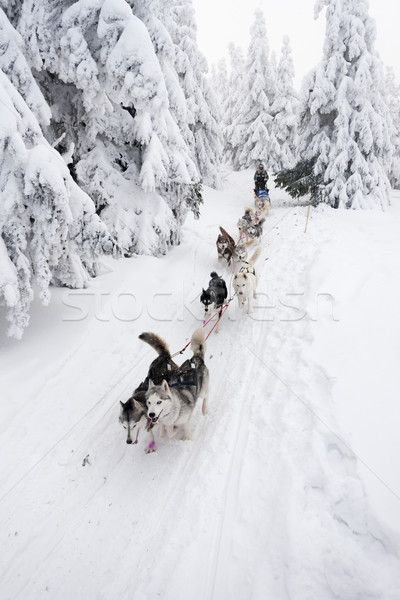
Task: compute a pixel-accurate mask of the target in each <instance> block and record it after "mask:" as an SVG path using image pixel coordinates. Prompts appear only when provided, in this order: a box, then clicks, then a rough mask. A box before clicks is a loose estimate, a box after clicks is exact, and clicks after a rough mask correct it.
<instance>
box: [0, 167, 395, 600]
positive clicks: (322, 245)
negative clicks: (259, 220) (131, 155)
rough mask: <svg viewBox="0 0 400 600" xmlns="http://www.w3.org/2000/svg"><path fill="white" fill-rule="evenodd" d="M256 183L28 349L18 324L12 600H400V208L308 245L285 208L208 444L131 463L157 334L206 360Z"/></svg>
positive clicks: (7, 505) (97, 284)
mask: <svg viewBox="0 0 400 600" xmlns="http://www.w3.org/2000/svg"><path fill="white" fill-rule="evenodd" d="M251 184H252V173H251V172H242V173H235V174H229V177H228V180H227V181H226V182H225V190H224V191H215V190H211V189H206V190H205V194H204V195H205V207H204V210H203V213H204V214H203V216H202V218H201V219H200V221H194V220H193V218H192V217H190V219H188V220H187V222H186V225H185V226H184V227H183V241H182V244H181V245H180V246H178V247H175V248H173V249H172V251H171V252H169V254H168V255H166V256H164V257H161V258H155V257H150V256H140V257H137V258H131V259H122V260H120V261H119V262H116V261H113V260H112V259H111V258H107V259H106V262H105V263H104V265H103V271H104V274H103V275H101V276H99V277H98V278H96V279H94V280H92V281H91V283H90V286H89V288H88V289H87V290H65V289H64V290H63V289H55V290H53V292H52V300H51V303H50V306H49V307H48V308H43V307H42V306H41V305H40V304H39V303H38V301H37V300H36V301H35V302H34V304H33V309H32V312H31V324H30V326H29V328H28V329H27V330H26V333H25V335H24V338H23V340H22V341H20V342H16V341H15V340H10V339H7V338H6V336H5V319H4V318H0V325H1V327H2V328H3V329H2V330H1V342H0V343H1V346H0V361H1V368H0V389H1V391H2V394H1V395H2V402H1V405H0V411H1V413H0V417H1V418H0V422H1V431H0V439H1V447H2V455H3V460H2V463H1V472H0V481H1V491H0V502H1V547H0V597H1V598H2V599H4V600H6V599H7V600H16V599H18V600H39V599H40V600H42V599H43V598H51V599H52V600H71V598H74V599H75V600H81V599H82V600H84V599H85V600H99V599H103V600H114V599H116V598H118V599H120V600H128V599H129V600H132V599H134V600H145V599H146V600H155V599H156V598H162V599H163V600H172V599H173V600H187V599H190V600H211V599H213V600H228V599H229V600H247V599H253V600H265V599H268V600H289V599H290V600H311V599H312V600H331V599H332V600H333V599H340V600H356V599H359V600H366V599H367V598H368V599H376V600H398V599H399V590H400V561H399V556H398V552H399V548H400V536H399V533H400V502H399V500H398V499H396V498H395V497H394V495H393V494H391V493H390V492H389V490H388V489H387V488H385V487H384V485H383V483H381V482H380V481H378V480H377V479H376V478H375V477H374V476H373V475H372V474H371V470H373V471H375V472H376V473H377V474H378V475H379V476H380V477H381V478H382V479H383V480H384V482H385V483H386V484H387V485H388V486H389V487H391V488H392V489H393V490H394V492H396V493H397V494H398V493H399V491H400V479H399V476H398V468H396V467H395V466H394V465H395V462H396V460H395V459H396V457H397V456H398V455H399V451H400V447H399V442H398V434H397V432H396V431H394V427H395V424H396V423H397V422H398V397H399V390H400V385H399V384H400V382H399V376H398V359H399V346H398V339H399V326H398V324H396V323H394V322H393V317H394V315H396V314H397V310H398V306H399V288H398V284H397V282H396V281H394V280H393V279H394V278H393V273H398V272H399V267H400V264H399V263H400V248H399V246H400V240H399V236H398V230H399V225H400V198H399V197H394V198H393V205H392V207H391V208H390V209H389V210H388V211H387V212H385V213H382V212H375V211H368V212H366V211H365V212H360V211H357V212H355V211H351V212H350V211H334V210H333V209H331V208H329V207H327V206H320V207H319V208H318V209H312V215H311V219H310V221H309V224H308V231H307V233H306V234H305V233H304V226H305V220H306V211H307V208H306V206H295V205H294V202H293V200H289V199H288V198H287V197H286V196H285V194H284V193H283V192H281V191H277V190H273V191H272V194H271V195H272V201H273V207H272V210H271V213H270V215H269V216H268V218H267V222H266V224H265V226H264V237H263V242H262V244H263V254H262V256H261V258H260V260H259V263H258V272H259V277H260V283H259V289H258V292H259V296H258V300H257V302H256V308H255V312H254V314H253V315H252V316H251V317H249V316H247V315H246V314H244V313H243V314H241V313H240V312H239V311H238V309H237V306H236V303H235V301H234V302H232V303H231V306H230V308H229V310H228V311H227V313H226V315H225V316H224V318H223V322H222V325H221V331H220V333H218V334H214V333H213V334H212V335H211V337H210V338H209V340H208V342H207V344H208V346H207V352H206V363H207V365H208V366H209V369H210V376H211V388H210V411H209V414H208V415H207V416H206V417H203V416H202V415H201V410H200V408H199V407H197V408H196V411H195V418H194V426H193V440H192V441H185V442H183V441H179V440H159V441H158V442H157V452H156V453H154V454H151V455H146V454H145V453H144V451H143V450H144V437H141V438H140V440H139V444H138V445H137V446H129V445H127V444H126V443H125V435H124V430H123V429H122V427H121V425H120V424H119V423H118V412H119V401H120V400H126V399H127V398H128V396H129V394H130V393H131V391H132V390H133V388H134V387H136V386H137V385H138V384H139V382H140V381H142V380H143V378H144V377H145V375H146V374H147V368H148V365H149V364H150V362H151V361H152V360H153V358H154V357H155V353H154V351H152V350H149V349H148V347H147V346H145V345H144V344H143V343H142V342H141V341H140V340H138V335H139V334H140V333H141V332H142V331H155V332H156V333H158V334H160V335H161V336H162V337H163V338H164V339H165V340H166V341H167V342H168V344H169V345H170V348H171V351H172V352H175V351H177V350H179V349H180V348H182V347H183V346H184V345H185V343H186V342H187V341H188V339H189V338H190V336H191V334H192V332H193V330H194V329H195V328H196V327H197V326H198V325H199V322H201V318H202V314H203V313H202V310H201V309H200V303H199V301H198V298H199V294H200V292H201V288H202V287H203V286H204V287H205V286H206V284H207V283H208V280H209V274H210V271H211V270H213V269H217V270H218V272H219V273H220V274H221V269H218V264H217V260H216V248H215V240H216V237H217V230H218V225H220V224H221V225H223V226H225V227H226V229H227V230H228V232H230V233H231V234H233V235H236V227H235V226H236V222H237V219H238V217H239V216H241V214H242V212H243V207H244V206H245V205H247V204H249V203H250V202H251V196H252V195H251ZM224 274H225V277H226V279H227V282H229V280H230V277H229V274H228V273H227V271H226V270H224ZM1 310H3V309H1ZM0 317H3V315H2V314H1V315H0ZM188 354H189V353H188V352H187V353H186V354H185V355H184V356H183V357H182V358H181V359H180V360H181V361H183V360H184V359H185V358H187V356H188ZM178 358H179V357H178ZM335 432H336V433H337V434H338V435H339V437H338V436H337V435H336V433H335ZM350 448H352V450H354V452H356V453H357V454H358V455H359V456H360V457H361V459H362V460H363V461H365V463H366V464H367V465H368V467H369V468H370V469H371V470H367V468H366V467H365V466H363V465H362V464H360V462H359V461H358V460H357V459H356V458H355V455H354V453H353V452H352V450H351V449H350ZM365 485H366V486H367V487H365ZM366 490H367V491H368V493H367V491H366ZM371 503H372V504H371ZM372 506H373V507H372ZM385 521H386V523H385ZM389 526H390V527H389ZM396 530H397V531H396Z"/></svg>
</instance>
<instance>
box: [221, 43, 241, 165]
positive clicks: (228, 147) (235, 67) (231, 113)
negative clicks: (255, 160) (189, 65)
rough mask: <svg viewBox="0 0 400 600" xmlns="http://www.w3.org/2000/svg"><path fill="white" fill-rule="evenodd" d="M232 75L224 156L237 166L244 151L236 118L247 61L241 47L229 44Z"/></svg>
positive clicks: (226, 106) (225, 120)
mask: <svg viewBox="0 0 400 600" xmlns="http://www.w3.org/2000/svg"><path fill="white" fill-rule="evenodd" d="M229 57H230V75H229V80H228V87H227V90H228V93H227V100H226V104H225V105H224V112H225V117H224V130H223V133H224V156H225V159H226V160H227V161H228V162H231V163H232V165H234V166H236V165H237V164H238V155H239V153H240V152H241V150H242V147H241V144H242V143H243V140H244V135H243V134H242V131H241V126H240V124H238V123H237V122H236V116H237V114H238V112H239V109H240V107H241V103H242V93H243V76H244V68H245V60H244V56H243V51H242V49H241V47H240V46H235V44H233V43H231V44H229Z"/></svg>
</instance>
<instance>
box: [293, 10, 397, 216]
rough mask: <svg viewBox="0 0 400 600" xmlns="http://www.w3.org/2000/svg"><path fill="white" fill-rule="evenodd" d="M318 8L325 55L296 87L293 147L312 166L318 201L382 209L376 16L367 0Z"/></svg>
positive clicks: (384, 150) (383, 127) (383, 148)
mask: <svg viewBox="0 0 400 600" xmlns="http://www.w3.org/2000/svg"><path fill="white" fill-rule="evenodd" d="M324 7H326V38H325V44H324V55H323V60H322V62H321V63H320V64H319V65H318V66H317V67H316V69H315V70H314V71H313V73H312V74H311V75H310V77H309V78H308V79H307V81H306V84H305V87H304V90H303V102H302V110H301V127H302V131H301V145H300V154H301V156H302V159H303V160H304V161H308V162H309V164H312V165H313V175H314V177H315V178H316V179H318V180H319V181H320V187H319V190H320V193H321V197H322V199H323V200H324V201H325V202H327V203H329V204H331V205H332V206H333V207H335V208H337V207H345V208H360V207H362V208H367V207H373V206H380V207H383V208H384V207H385V206H387V204H388V202H389V193H390V186H389V181H388V178H387V175H386V172H388V170H389V165H390V163H391V141H390V135H391V125H390V123H391V120H390V115H389V111H388V108H387V105H386V103H385V99H384V78H383V68H382V64H381V61H380V59H379V57H378V56H377V54H376V52H375V50H374V43H375V36H376V32H375V23H374V21H373V20H372V19H371V17H370V16H369V15H368V2H367V0H319V1H318V2H317V4H316V16H318V15H319V14H320V12H321V10H322V9H323V8H324Z"/></svg>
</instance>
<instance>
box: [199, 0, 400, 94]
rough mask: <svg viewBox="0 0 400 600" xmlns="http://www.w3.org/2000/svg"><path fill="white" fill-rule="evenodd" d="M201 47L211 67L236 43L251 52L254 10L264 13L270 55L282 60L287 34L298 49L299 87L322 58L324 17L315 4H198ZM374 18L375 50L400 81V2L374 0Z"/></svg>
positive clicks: (290, 0)
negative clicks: (281, 55) (280, 57)
mask: <svg viewBox="0 0 400 600" xmlns="http://www.w3.org/2000/svg"><path fill="white" fill-rule="evenodd" d="M193 4H194V7H195V9H196V20H197V27H198V44H199V47H200V50H201V51H202V52H203V54H205V56H206V58H207V60H208V63H209V66H210V67H211V64H212V63H216V62H218V60H219V59H220V58H222V57H224V56H225V57H228V53H227V46H228V44H229V43H230V42H231V41H233V42H235V43H236V44H238V45H240V46H242V48H243V50H244V51H246V50H247V46H248V43H249V29H250V27H251V24H252V22H253V19H254V9H255V8H256V7H258V6H259V7H261V8H262V9H263V10H264V15H265V20H266V25H267V35H268V39H269V43H270V48H271V50H275V51H276V52H277V54H278V56H279V53H280V49H281V46H282V37H283V36H284V35H285V34H287V35H288V36H289V38H290V45H291V47H292V50H293V60H294V65H295V70H296V84H297V86H299V85H300V83H301V80H302V79H303V77H304V75H305V74H306V73H307V72H308V71H309V70H310V69H311V68H312V67H313V66H314V65H315V64H316V63H317V62H319V60H320V59H321V57H322V47H323V39H324V31H325V16H324V13H322V14H321V15H320V17H319V18H318V20H317V21H315V20H314V4H315V0H274V1H271V0H261V1H260V0H193ZM370 15H371V16H372V17H373V18H374V19H375V21H376V25H377V41H376V49H377V51H378V52H379V54H380V56H381V58H382V60H383V62H384V63H385V65H388V66H392V67H393V68H394V69H395V73H396V76H397V79H398V81H399V82H400V0H370Z"/></svg>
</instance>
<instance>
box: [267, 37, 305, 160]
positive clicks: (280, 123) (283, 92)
mask: <svg viewBox="0 0 400 600" xmlns="http://www.w3.org/2000/svg"><path fill="white" fill-rule="evenodd" d="M293 79H294V66H293V59H292V51H291V49H290V45H289V38H288V37H287V36H285V37H284V38H283V46H282V54H281V57H280V60H279V64H278V67H277V77H276V81H277V93H276V98H275V101H274V103H273V105H272V107H271V114H272V116H273V122H272V131H273V134H274V137H275V139H276V140H277V142H278V146H279V153H280V156H279V165H278V168H279V170H282V169H289V168H291V167H293V166H294V165H295V164H296V150H297V144H298V139H297V138H298V134H297V126H298V118H299V97H298V94H297V93H296V92H295V89H294V85H293Z"/></svg>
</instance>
